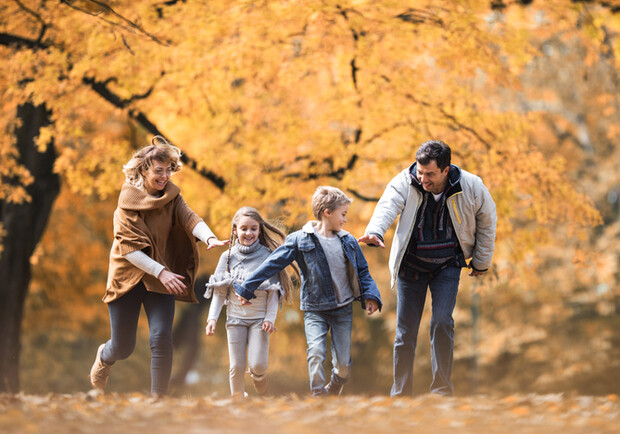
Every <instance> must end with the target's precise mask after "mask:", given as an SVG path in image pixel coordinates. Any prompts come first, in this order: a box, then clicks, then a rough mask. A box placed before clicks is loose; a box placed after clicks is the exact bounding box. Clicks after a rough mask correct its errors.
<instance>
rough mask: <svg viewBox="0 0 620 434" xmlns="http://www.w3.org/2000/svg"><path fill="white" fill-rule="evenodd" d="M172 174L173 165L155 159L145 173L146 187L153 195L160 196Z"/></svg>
mask: <svg viewBox="0 0 620 434" xmlns="http://www.w3.org/2000/svg"><path fill="white" fill-rule="evenodd" d="M170 176H172V166H171V165H170V164H165V163H162V162H160V161H153V163H152V164H151V167H149V168H148V170H147V171H146V172H145V173H144V189H145V190H146V192H147V193H148V194H150V195H151V196H159V195H160V194H161V192H162V191H163V190H164V187H166V184H167V183H168V180H169V179H170Z"/></svg>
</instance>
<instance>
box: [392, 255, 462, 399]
mask: <svg viewBox="0 0 620 434" xmlns="http://www.w3.org/2000/svg"><path fill="white" fill-rule="evenodd" d="M460 277H461V269H460V268H457V267H448V268H445V269H444V270H442V271H440V272H439V273H438V274H437V275H436V276H434V277H433V278H432V279H429V276H428V274H420V278H419V280H413V279H403V278H400V277H399V278H398V304H397V307H396V336H395V338H394V384H393V385H392V391H391V393H390V395H391V396H411V395H412V394H413V361H414V358H415V349H416V344H417V339H418V330H419V328H420V320H421V319H422V313H423V311H424V302H425V301H426V292H427V291H426V290H427V287H428V288H430V292H431V300H432V317H431V327H430V339H431V367H432V372H433V382H432V384H431V393H437V394H440V395H447V396H452V394H453V392H454V389H453V386H452V381H451V378H450V377H451V376H452V357H453V352H454V320H453V319H452V312H453V311H454V306H455V304H456V294H457V292H458V287H459V280H460Z"/></svg>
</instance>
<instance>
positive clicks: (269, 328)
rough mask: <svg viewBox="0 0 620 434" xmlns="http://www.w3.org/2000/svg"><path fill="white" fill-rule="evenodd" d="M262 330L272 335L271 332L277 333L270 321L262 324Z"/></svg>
mask: <svg viewBox="0 0 620 434" xmlns="http://www.w3.org/2000/svg"><path fill="white" fill-rule="evenodd" d="M263 330H264V331H266V332H267V333H269V334H272V333H273V332H277V331H278V329H277V328H276V326H274V325H273V323H272V322H271V321H265V322H263Z"/></svg>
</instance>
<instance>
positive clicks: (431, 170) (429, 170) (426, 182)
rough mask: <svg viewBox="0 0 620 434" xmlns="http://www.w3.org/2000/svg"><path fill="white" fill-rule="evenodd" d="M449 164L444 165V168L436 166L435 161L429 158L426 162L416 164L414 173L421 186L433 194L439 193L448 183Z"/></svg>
mask: <svg viewBox="0 0 620 434" xmlns="http://www.w3.org/2000/svg"><path fill="white" fill-rule="evenodd" d="M449 171H450V166H446V168H445V169H444V170H440V169H439V167H437V161H435V160H431V162H430V163H428V164H420V163H418V164H416V173H417V175H418V179H419V180H420V184H422V188H424V190H425V191H430V192H431V193H433V194H439V193H441V192H443V191H444V190H445V189H446V184H447V183H448V172H449Z"/></svg>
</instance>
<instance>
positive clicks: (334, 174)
mask: <svg viewBox="0 0 620 434" xmlns="http://www.w3.org/2000/svg"><path fill="white" fill-rule="evenodd" d="M358 158H359V157H358V156H357V154H353V155H352V156H351V158H350V159H349V162H348V163H347V165H346V166H344V167H339V168H338V169H335V170H333V169H332V170H331V171H330V172H323V173H308V174H304V173H302V172H295V173H287V174H286V175H284V178H298V179H301V180H302V181H310V180H313V179H319V178H336V179H338V180H341V179H342V178H343V177H344V174H345V173H346V172H348V171H349V170H352V169H353V167H355V163H356V162H357V160H358ZM324 162H325V163H327V164H328V165H329V166H332V167H333V161H332V160H331V158H327V159H325V160H324ZM316 164H317V163H316V162H311V163H310V166H314V165H316Z"/></svg>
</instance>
